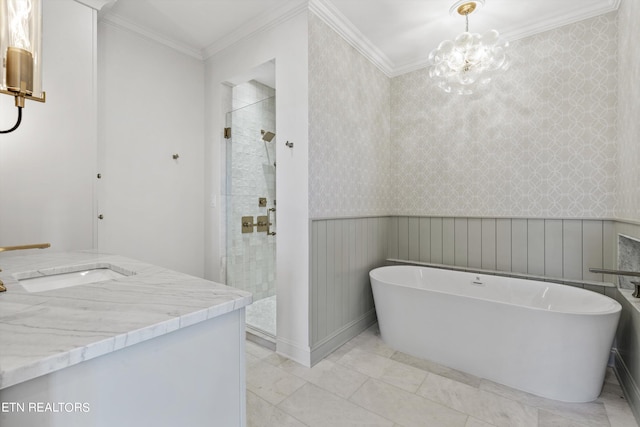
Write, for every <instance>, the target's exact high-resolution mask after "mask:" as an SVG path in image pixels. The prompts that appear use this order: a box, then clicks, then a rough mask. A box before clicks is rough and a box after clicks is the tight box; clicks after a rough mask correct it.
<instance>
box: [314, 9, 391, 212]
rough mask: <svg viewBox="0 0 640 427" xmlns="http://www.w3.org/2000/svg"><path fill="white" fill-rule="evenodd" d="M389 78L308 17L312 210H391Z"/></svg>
mask: <svg viewBox="0 0 640 427" xmlns="http://www.w3.org/2000/svg"><path fill="white" fill-rule="evenodd" d="M390 87H391V82H390V80H389V78H388V77H387V76H386V75H384V73H382V72H381V71H380V70H378V69H377V68H376V67H375V66H374V65H373V64H371V62H369V61H368V60H367V59H366V58H365V57H364V56H362V55H361V54H360V53H358V52H357V51H356V50H355V49H354V48H353V47H352V46H351V45H349V44H348V43H347V42H346V41H345V40H344V39H342V38H341V37H340V36H339V35H338V34H337V33H335V32H334V31H333V30H332V29H331V28H329V27H328V26H327V25H326V24H325V23H324V22H322V20H320V18H318V17H317V16H316V15H314V14H313V13H310V14H309V159H310V160H309V186H310V188H309V190H310V191H309V193H310V194H309V199H310V200H309V208H310V209H309V211H310V215H311V217H312V218H322V217H348V216H366V215H387V214H389V212H390V210H391V188H392V186H393V182H392V181H391V177H390V169H389V168H390V161H389V152H390V144H391V133H390V132H391V131H390V127H389V126H390V124H389V120H390V115H389V105H390V92H389V91H390Z"/></svg>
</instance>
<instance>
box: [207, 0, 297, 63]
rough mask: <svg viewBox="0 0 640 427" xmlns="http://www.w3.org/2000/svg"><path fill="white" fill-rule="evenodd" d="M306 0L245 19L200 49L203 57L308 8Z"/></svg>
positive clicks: (292, 0) (209, 56)
mask: <svg viewBox="0 0 640 427" xmlns="http://www.w3.org/2000/svg"><path fill="white" fill-rule="evenodd" d="M307 3H308V2H307V0H291V1H289V2H287V3H285V4H283V5H282V6H279V7H277V8H274V9H273V10H270V11H268V12H266V13H263V14H262V15H260V16H259V17H257V18H254V19H251V20H249V21H247V22H246V23H245V24H243V25H241V26H240V27H238V28H237V29H236V30H234V31H232V32H231V33H229V34H228V35H226V36H224V37H223V38H221V39H220V40H217V41H215V42H214V43H212V44H210V45H209V46H207V47H205V48H204V49H203V50H202V56H203V58H204V59H209V58H211V57H212V56H215V55H216V54H218V53H219V52H222V51H223V50H225V49H227V48H228V47H230V46H232V45H234V44H236V43H238V42H239V41H241V40H244V39H248V38H250V37H252V36H254V35H256V34H259V33H261V32H264V31H268V30H270V29H271V28H274V27H276V26H278V25H280V24H281V23H283V22H285V21H288V20H289V19H291V18H293V17H294V16H297V15H299V14H300V13H303V12H306V11H307V10H308V4H307Z"/></svg>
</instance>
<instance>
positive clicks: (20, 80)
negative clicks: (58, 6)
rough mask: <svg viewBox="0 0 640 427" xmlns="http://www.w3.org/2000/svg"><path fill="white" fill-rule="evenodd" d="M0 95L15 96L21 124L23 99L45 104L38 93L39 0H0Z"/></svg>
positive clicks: (40, 30) (40, 78) (39, 85)
mask: <svg viewBox="0 0 640 427" xmlns="http://www.w3.org/2000/svg"><path fill="white" fill-rule="evenodd" d="M0 52H1V54H2V77H1V80H0V93H4V94H6V95H11V96H13V97H15V101H16V107H18V120H17V122H16V124H15V125H14V126H13V127H12V128H11V129H8V130H0V133H9V132H13V131H14V130H16V129H17V128H18V126H20V122H21V121H22V108H24V101H25V99H32V100H34V101H38V102H45V93H44V92H43V91H42V0H0Z"/></svg>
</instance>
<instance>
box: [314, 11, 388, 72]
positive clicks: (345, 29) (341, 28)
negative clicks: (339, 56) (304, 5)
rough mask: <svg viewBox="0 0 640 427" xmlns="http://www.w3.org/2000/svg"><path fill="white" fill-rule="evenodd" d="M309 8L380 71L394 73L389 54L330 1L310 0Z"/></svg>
mask: <svg viewBox="0 0 640 427" xmlns="http://www.w3.org/2000/svg"><path fill="white" fill-rule="evenodd" d="M309 10H310V11H312V12H313V13H314V14H315V15H316V16H318V17H319V18H320V19H321V20H322V21H323V22H324V23H325V24H327V25H328V26H329V27H331V28H332V29H333V30H334V31H335V32H336V33H338V34H339V35H340V36H341V37H342V38H343V39H344V40H345V41H346V42H347V43H349V44H350V45H351V46H353V47H354V48H355V49H356V50H357V51H358V52H360V53H361V54H362V55H363V56H364V57H365V58H367V59H368V60H369V61H371V63H373V65H375V66H376V67H377V68H378V69H379V70H380V71H382V72H383V73H384V74H386V75H387V76H391V75H392V74H393V72H394V68H395V65H394V64H393V63H392V62H391V60H390V59H389V58H388V57H387V55H385V54H384V53H383V52H382V51H381V50H380V49H378V48H377V47H376V46H375V45H374V44H373V43H371V41H370V40H369V39H368V38H367V37H365V36H364V34H362V33H361V32H360V30H358V29H357V28H356V27H355V26H354V25H353V24H352V23H351V21H349V20H348V19H347V18H346V17H345V16H344V15H343V14H342V13H341V12H340V11H339V10H338V9H337V8H336V7H335V6H334V5H333V4H332V3H331V2H330V1H328V0H309Z"/></svg>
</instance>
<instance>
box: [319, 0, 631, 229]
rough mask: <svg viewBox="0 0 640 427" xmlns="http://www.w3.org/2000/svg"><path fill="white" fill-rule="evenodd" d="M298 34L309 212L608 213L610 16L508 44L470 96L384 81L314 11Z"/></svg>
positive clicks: (612, 145)
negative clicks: (305, 47) (303, 49)
mask: <svg viewBox="0 0 640 427" xmlns="http://www.w3.org/2000/svg"><path fill="white" fill-rule="evenodd" d="M637 3H638V2H635V3H634V4H635V5H636V6H634V7H637ZM634 16H637V13H636V15H634ZM631 22H632V21H631V18H629V23H628V26H629V27H631ZM309 29H310V32H309V67H310V69H309V90H310V94H309V99H310V109H309V110H310V113H309V114H310V117H309V122H310V123H309V124H310V130H309V143H310V147H309V149H310V165H309V171H310V215H311V217H312V218H329V217H347V216H373V215H425V216H428V215H431V216H487V217H501V216H505V217H540V218H610V217H613V216H614V214H615V212H616V191H617V190H618V189H617V185H616V181H617V173H618V172H617V170H618V168H617V163H618V158H617V148H616V143H617V142H616V141H617V115H618V105H617V97H618V86H617V85H618V80H617V72H618V71H617V70H618V67H617V50H618V49H617V45H618V35H617V34H618V31H617V14H616V13H610V14H607V15H603V16H599V17H595V18H591V19H589V20H585V21H582V22H578V23H575V24H571V25H568V26H565V27H562V28H559V29H555V30H552V31H548V32H545V33H541V34H539V35H536V36H532V37H528V38H525V39H522V40H518V41H515V42H512V43H511V49H510V50H509V55H510V58H511V63H512V64H511V68H510V70H509V71H508V72H507V73H505V74H503V75H499V76H497V77H496V78H495V79H494V81H493V82H492V83H491V85H490V86H489V87H488V88H487V89H488V90H486V91H485V92H484V93H477V94H473V95H471V96H455V95H453V96H452V95H449V94H446V93H444V92H442V91H441V90H440V89H438V88H437V87H436V86H435V85H434V83H433V82H432V81H431V80H430V79H429V76H428V70H427V69H421V70H418V71H415V72H411V73H408V74H404V75H401V76H398V77H395V78H392V79H389V78H388V77H386V76H385V75H384V74H383V73H382V72H380V71H379V70H378V69H377V68H376V67H375V66H373V65H372V64H371V63H369V62H368V61H367V60H366V59H365V58H364V57H363V56H362V55H360V54H359V53H358V52H357V51H356V50H355V49H354V48H352V47H351V46H350V45H349V44H348V43H347V42H346V41H344V40H343V39H342V38H341V37H340V36H339V35H338V34H336V33H335V32H334V31H333V30H332V29H330V28H329V27H328V26H327V25H326V24H324V23H323V22H322V21H321V19H320V18H318V17H317V16H315V15H314V14H313V13H310V16H309ZM630 31H631V30H630ZM633 31H635V32H636V33H637V29H634V30H633ZM631 40H632V38H631V37H629V41H631ZM430 48H431V47H430V46H427V45H425V52H427V51H429V50H430ZM637 62H638V60H637V57H636V58H635V63H636V64H637ZM636 67H637V65H636ZM629 73H633V70H630V71H629ZM634 75H635V76H637V68H636V74H634ZM628 80H629V82H628V83H626V84H627V85H631V84H634V85H637V81H636V80H637V79H636V80H634V81H633V82H631V80H633V79H632V78H631V77H629V78H628ZM635 90H636V92H635V94H636V95H635V96H631V95H629V102H630V103H633V102H635V100H636V99H639V98H638V96H637V86H636V87H635ZM632 101H633V102H632ZM629 108H631V107H629ZM635 108H636V110H630V111H637V108H638V107H637V105H636V106H635ZM630 117H631V116H630ZM636 117H637V114H636ZM629 121H630V122H633V120H631V119H629ZM629 126H631V124H629ZM633 126H638V125H637V124H635V122H633ZM630 133H631V134H634V135H637V133H633V132H630ZM629 145H631V144H630V143H629ZM637 145H638V144H637V141H636V151H635V157H634V159H635V164H636V165H637V160H638V154H637ZM636 169H637V168H636ZM633 173H635V174H636V181H634V182H635V183H637V182H638V181H637V172H633ZM631 187H632V186H631V185H629V186H628V188H627V187H625V188H626V190H625V189H623V190H624V191H626V192H628V193H633V194H632V195H633V197H635V200H636V204H635V207H636V209H637V206H638V204H637V200H638V195H639V190H638V189H637V187H638V186H637V185H636V186H634V187H633V188H631Z"/></svg>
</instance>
